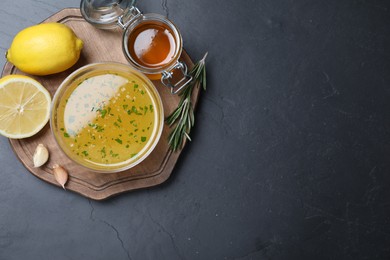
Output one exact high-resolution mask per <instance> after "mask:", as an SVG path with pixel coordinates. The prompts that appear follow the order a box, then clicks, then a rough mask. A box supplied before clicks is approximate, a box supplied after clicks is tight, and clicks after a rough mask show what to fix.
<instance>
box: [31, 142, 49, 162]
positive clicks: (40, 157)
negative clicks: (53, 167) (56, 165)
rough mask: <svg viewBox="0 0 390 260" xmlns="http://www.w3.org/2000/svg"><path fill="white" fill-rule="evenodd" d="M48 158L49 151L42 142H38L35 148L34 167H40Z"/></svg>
mask: <svg viewBox="0 0 390 260" xmlns="http://www.w3.org/2000/svg"><path fill="white" fill-rule="evenodd" d="M48 159H49V151H48V150H47V148H46V147H45V146H44V145H43V144H38V146H37V148H35V152H34V156H33V163H34V167H41V166H42V165H44V164H45V163H46V162H47V160H48Z"/></svg>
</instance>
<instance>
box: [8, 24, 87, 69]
mask: <svg viewBox="0 0 390 260" xmlns="http://www.w3.org/2000/svg"><path fill="white" fill-rule="evenodd" d="M82 47H83V41H82V40H81V39H79V38H77V36H76V35H75V33H74V32H73V31H72V29H70V28H69V27H68V26H66V25H64V24H61V23H43V24H38V25H34V26H31V27H27V28H25V29H23V30H22V31H20V32H19V33H18V34H17V35H16V36H15V38H14V39H13V41H12V44H11V46H10V48H9V49H8V51H7V54H6V57H7V60H8V61H9V62H11V63H12V64H14V65H15V66H16V67H17V68H18V69H20V70H21V71H23V72H25V73H29V74H32V75H39V76H44V75H49V74H54V73H58V72H62V71H64V70H66V69H68V68H70V67H72V66H73V65H74V64H75V63H76V62H77V60H78V59H79V58H80V52H81V49H82Z"/></svg>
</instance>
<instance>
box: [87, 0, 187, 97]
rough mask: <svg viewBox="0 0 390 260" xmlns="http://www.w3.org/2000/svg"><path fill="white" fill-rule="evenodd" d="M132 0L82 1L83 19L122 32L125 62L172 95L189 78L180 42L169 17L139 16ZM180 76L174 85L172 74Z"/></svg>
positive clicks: (139, 13) (150, 14)
mask: <svg viewBox="0 0 390 260" xmlns="http://www.w3.org/2000/svg"><path fill="white" fill-rule="evenodd" d="M135 2H136V1H135V0H81V4H80V10H81V14H82V15H83V17H84V19H85V20H86V21H87V22H89V23H90V24H92V25H94V26H95V27H97V28H100V29H114V28H118V27H120V28H121V29H123V31H124V32H123V37H122V49H123V53H124V55H125V57H126V59H127V60H128V62H129V63H130V64H131V65H132V66H133V67H134V68H136V69H137V70H139V71H141V72H142V73H144V74H145V75H146V76H147V77H148V78H149V79H151V80H161V82H162V84H163V85H165V86H167V87H169V88H170V89H171V92H172V93H178V92H179V91H180V90H181V89H182V88H184V87H185V86H186V85H187V84H189V83H190V82H191V80H192V77H191V76H190V75H189V74H188V69H187V65H186V64H185V63H184V62H182V61H180V60H179V58H180V55H181V52H182V49H183V40H182V37H181V34H180V32H179V30H178V29H177V27H176V26H175V25H174V24H173V23H172V22H171V21H170V20H168V18H166V17H164V16H162V15H159V14H154V13H148V14H142V13H141V12H140V11H139V10H138V8H137V7H135ZM174 72H175V75H176V73H177V72H179V73H180V75H179V79H177V80H176V77H175V82H174V80H173V75H174Z"/></svg>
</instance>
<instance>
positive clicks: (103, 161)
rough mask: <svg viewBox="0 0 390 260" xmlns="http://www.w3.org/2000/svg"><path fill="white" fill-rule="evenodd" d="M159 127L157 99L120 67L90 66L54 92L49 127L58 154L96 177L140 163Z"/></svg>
mask: <svg viewBox="0 0 390 260" xmlns="http://www.w3.org/2000/svg"><path fill="white" fill-rule="evenodd" d="M163 124H164V109H163V106H162V102H161V98H160V95H159V94H158V92H157V90H156V89H155V87H154V85H153V84H152V82H151V81H150V80H149V79H148V78H147V77H146V76H144V75H143V74H142V73H140V72H138V71H136V70H134V69H132V68H131V67H130V66H128V65H124V64H120V63H94V64H89V65H86V66H84V67H81V68H79V69H78V70H76V71H75V72H73V73H72V74H70V75H69V76H68V77H67V78H66V79H65V80H64V81H63V82H62V83H61V85H60V86H59V88H58V89H57V91H56V93H55V95H54V98H53V101H52V105H51V115H50V126H51V130H52V133H53V135H54V137H55V140H56V142H57V144H58V145H59V147H60V148H61V150H62V151H63V152H64V153H65V154H66V155H67V156H68V157H69V158H70V159H71V160H73V161H74V162H75V163H77V164H79V165H81V166H84V167H86V168H88V169H90V170H92V171H96V172H118V171H124V170H127V169H130V168H132V167H134V166H135V165H137V164H139V163H140V162H142V161H143V160H144V159H145V158H146V157H147V156H148V155H149V154H150V153H151V152H152V151H153V149H154V148H155V147H156V145H157V143H158V141H159V139H160V137H161V133H162V129H163Z"/></svg>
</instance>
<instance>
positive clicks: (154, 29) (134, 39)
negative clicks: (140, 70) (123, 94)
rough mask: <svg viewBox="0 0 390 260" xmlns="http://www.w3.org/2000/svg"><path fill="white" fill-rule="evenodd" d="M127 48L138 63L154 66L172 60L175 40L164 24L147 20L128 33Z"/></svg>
mask: <svg viewBox="0 0 390 260" xmlns="http://www.w3.org/2000/svg"><path fill="white" fill-rule="evenodd" d="M128 50H129V52H130V55H131V56H132V57H133V58H134V61H135V62H137V63H138V64H140V65H142V66H145V67H150V68H156V67H161V66H164V65H166V64H168V63H169V62H171V61H172V59H173V58H174V55H175V50H176V42H175V38H174V36H173V33H172V31H171V30H170V28H169V27H168V26H167V25H166V24H164V23H161V22H158V21H148V22H143V23H141V24H139V25H138V26H137V27H136V28H134V30H133V31H132V33H131V34H130V35H129V40H128Z"/></svg>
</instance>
